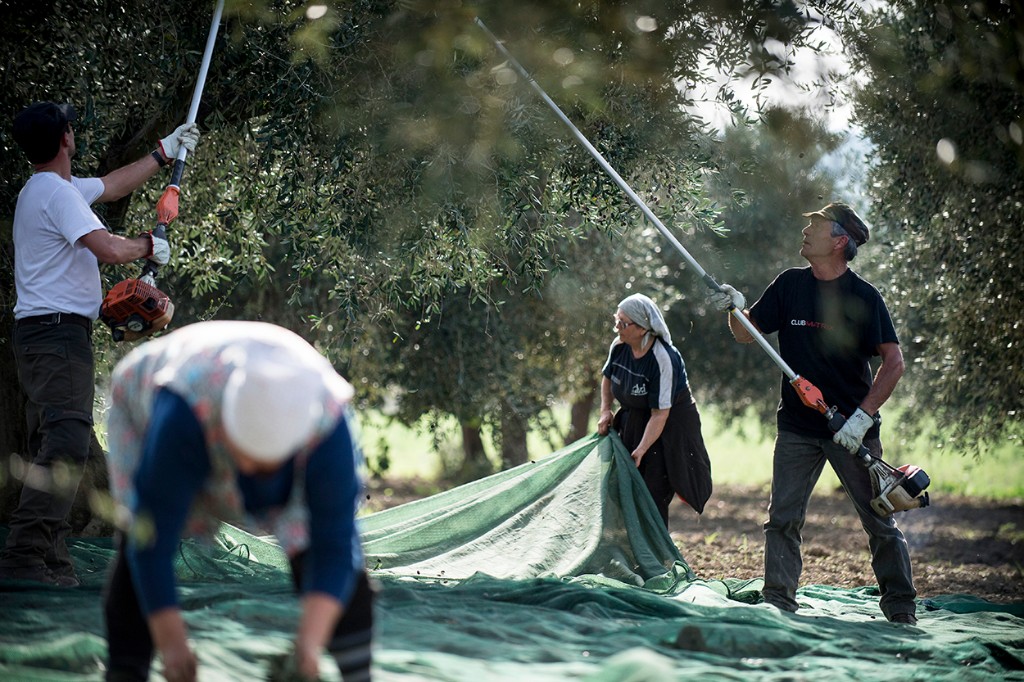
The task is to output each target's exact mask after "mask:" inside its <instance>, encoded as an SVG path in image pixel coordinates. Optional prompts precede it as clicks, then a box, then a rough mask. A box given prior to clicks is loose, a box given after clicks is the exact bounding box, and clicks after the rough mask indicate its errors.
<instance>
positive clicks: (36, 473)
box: [0, 102, 199, 587]
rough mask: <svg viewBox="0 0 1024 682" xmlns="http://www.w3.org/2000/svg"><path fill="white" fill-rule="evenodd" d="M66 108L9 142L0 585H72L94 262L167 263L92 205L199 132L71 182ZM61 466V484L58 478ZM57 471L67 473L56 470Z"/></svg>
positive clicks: (163, 254) (141, 176)
mask: <svg viewBox="0 0 1024 682" xmlns="http://www.w3.org/2000/svg"><path fill="white" fill-rule="evenodd" d="M75 120H76V114H75V110H74V108H73V107H72V106H71V105H70V104H55V103H53V102H38V103H36V104H33V105H31V106H29V107H27V108H25V109H24V110H22V111H21V112H20V113H19V114H18V115H17V116H16V117H15V119H14V126H13V133H14V139H15V140H16V141H17V142H18V145H19V146H20V147H21V149H22V151H24V152H25V156H27V157H28V160H29V161H30V162H31V163H32V164H33V166H34V168H35V172H34V173H33V175H32V176H31V177H30V178H29V179H28V182H26V183H25V186H24V188H22V190H21V193H20V194H19V195H18V203H17V206H16V208H15V211H14V249H15V251H14V283H15V288H16V290H17V297H18V298H17V303H16V304H15V306H14V318H15V325H14V353H15V359H16V363H17V368H18V380H19V382H20V383H21V386H22V389H23V390H24V391H25V394H26V396H27V404H26V413H27V419H28V427H29V442H28V457H27V458H26V460H27V461H26V465H27V467H26V469H25V476H24V478H23V483H24V485H23V487H22V492H21V499H20V500H19V503H18V507H17V509H15V511H14V513H13V514H12V515H11V519H10V532H9V534H8V536H7V544H6V546H5V547H4V549H3V551H2V552H0V580H31V581H34V582H43V583H48V584H51V585H58V586H63V587H73V586H76V585H78V578H77V576H76V575H75V571H74V566H73V565H72V563H71V560H70V557H69V556H68V551H67V547H66V546H65V544H64V538H65V536H66V535H67V532H68V530H69V526H68V524H67V520H66V517H67V514H68V511H70V509H71V504H72V502H73V501H74V497H75V492H76V491H77V489H78V482H79V480H80V478H81V471H82V467H83V466H84V465H85V462H86V459H87V458H88V456H89V441H90V435H91V431H92V407H93V390H94V388H93V387H94V376H93V373H94V361H93V349H92V322H93V320H95V319H96V317H97V316H98V315H99V309H100V304H101V303H102V301H103V291H102V287H101V283H100V271H99V263H101V262H102V263H130V262H132V261H134V260H138V259H141V258H149V259H150V260H152V261H153V262H154V263H156V264H158V265H164V264H166V263H167V261H168V259H169V258H170V248H169V246H168V244H167V241H166V240H165V239H161V238H159V237H154V236H153V235H152V234H151V233H145V234H142V235H140V236H138V237H134V238H126V237H122V236H119V235H115V234H112V233H110V232H109V231H107V229H106V227H104V225H103V223H102V222H100V219H99V218H98V217H97V216H96V214H94V213H93V212H92V209H91V208H89V206H90V205H91V204H93V203H95V202H108V201H116V200H117V199H120V198H122V197H124V196H126V195H128V194H129V193H130V192H132V191H133V190H135V189H136V188H138V187H140V186H141V185H142V184H143V183H144V182H145V181H146V180H148V179H149V178H150V177H152V176H153V175H154V174H155V173H156V171H157V170H158V169H159V168H161V167H162V166H164V165H166V164H167V161H168V160H170V159H173V158H175V157H176V156H177V154H178V150H179V149H180V148H181V146H182V145H184V146H185V148H186V149H188V150H189V151H193V150H194V149H195V146H196V143H197V142H198V140H199V130H198V128H197V126H196V125H195V124H194V123H188V124H185V125H182V126H179V127H178V128H177V129H176V130H175V131H174V132H173V133H171V134H170V135H168V136H167V137H165V138H164V139H162V140H160V143H159V147H158V148H157V149H156V150H154V151H153V152H152V153H151V154H147V155H146V156H145V157H143V158H141V159H139V160H138V161H136V162H134V163H131V164H129V165H127V166H123V167H121V168H118V169H117V170H115V171H112V172H111V173H108V174H107V175H105V176H103V177H102V178H77V177H74V176H72V175H71V158H72V157H73V156H74V155H75V132H74V129H73V127H72V123H73V122H74V121H75ZM55 467H58V468H59V470H60V475H56V474H57V473H58V472H57V470H55ZM65 472H66V473H65Z"/></svg>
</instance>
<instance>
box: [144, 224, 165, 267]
mask: <svg viewBox="0 0 1024 682" xmlns="http://www.w3.org/2000/svg"><path fill="white" fill-rule="evenodd" d="M146 236H147V237H149V253H148V254H146V258H148V259H149V260H151V261H153V262H154V263H156V264H157V265H167V262H168V261H169V260H171V245H170V244H168V243H167V240H166V239H164V238H163V237H158V236H156V235H155V234H153V233H152V232H147V233H146Z"/></svg>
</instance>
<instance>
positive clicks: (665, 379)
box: [601, 337, 692, 410]
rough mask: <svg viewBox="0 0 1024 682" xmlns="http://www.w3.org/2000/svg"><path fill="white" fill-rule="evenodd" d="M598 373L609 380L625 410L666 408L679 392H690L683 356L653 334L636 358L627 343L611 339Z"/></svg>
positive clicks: (673, 401) (671, 403)
mask: <svg viewBox="0 0 1024 682" xmlns="http://www.w3.org/2000/svg"><path fill="white" fill-rule="evenodd" d="M601 373H602V374H603V375H604V376H606V377H608V379H610V380H611V382H612V395H613V396H615V399H616V400H618V401H619V405H621V406H622V407H624V408H626V409H628V410H662V409H668V408H670V407H672V405H674V404H675V402H676V399H678V398H679V397H680V394H682V393H683V392H685V393H686V394H689V392H690V387H689V386H688V385H687V382H686V366H685V365H684V364H683V356H682V355H680V354H679V351H678V350H676V347H675V346H673V345H671V344H668V343H665V342H664V341H663V340H661V339H660V338H657V337H655V339H654V343H653V344H652V346H651V348H650V349H648V351H647V352H646V353H644V355H643V356H642V357H639V358H634V357H633V351H632V349H630V347H629V344H626V343H622V341H620V340H619V339H615V341H613V342H612V345H611V348H610V349H609V351H608V361H607V362H605V365H604V369H602V370H601ZM691 401H692V398H691Z"/></svg>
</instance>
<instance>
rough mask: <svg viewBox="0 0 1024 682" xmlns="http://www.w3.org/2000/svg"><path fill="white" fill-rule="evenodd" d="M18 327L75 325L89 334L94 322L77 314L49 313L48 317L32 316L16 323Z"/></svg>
mask: <svg viewBox="0 0 1024 682" xmlns="http://www.w3.org/2000/svg"><path fill="white" fill-rule="evenodd" d="M15 324H16V325H19V326H20V325H36V324H38V325H43V326H45V327H49V326H53V325H58V324H75V325H78V326H79V327H82V328H83V329H85V330H86V331H87V332H92V320H90V319H89V318H88V317H86V316H85V315H76V314H75V313H47V314H46V315H32V316H30V317H23V318H21V319H20V320H16V321H15Z"/></svg>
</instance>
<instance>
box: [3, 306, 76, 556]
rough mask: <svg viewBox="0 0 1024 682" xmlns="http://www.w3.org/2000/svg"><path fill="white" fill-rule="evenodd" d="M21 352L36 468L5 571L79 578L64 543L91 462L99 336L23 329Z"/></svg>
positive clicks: (14, 524) (18, 330)
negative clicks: (36, 569) (46, 571)
mask: <svg viewBox="0 0 1024 682" xmlns="http://www.w3.org/2000/svg"><path fill="white" fill-rule="evenodd" d="M14 353H15V360H16V362H17V368H18V381H19V382H20V383H21V387H22V389H23V390H24V391H25V394H26V395H27V397H28V404H27V405H26V409H25V416H26V419H27V422H28V434H29V441H28V452H27V453H26V457H25V461H26V464H28V465H29V467H28V469H27V475H26V477H25V479H24V485H23V486H22V490H21V498H20V500H19V503H18V507H17V509H15V510H14V513H13V514H12V515H11V519H10V533H9V534H8V536H7V545H6V547H5V548H4V550H3V552H2V553H0V567H7V568H23V567H31V566H38V565H41V564H45V565H46V566H47V567H49V568H50V569H51V570H53V571H55V572H56V573H59V574H65V575H66V574H69V573H70V574H73V572H74V568H73V565H72V563H71V558H70V556H69V555H68V551H67V547H66V545H65V544H64V538H65V537H66V536H67V534H68V532H69V530H70V527H69V526H68V523H67V515H68V512H69V511H70V510H71V505H72V503H73V502H74V499H75V493H76V492H77V491H78V483H79V481H80V480H81V476H82V467H83V466H84V464H85V461H86V459H87V458H88V457H89V440H90V437H91V432H92V408H93V395H94V392H95V370H94V360H93V347H92V334H91V333H90V332H89V330H87V329H86V328H85V327H83V326H79V325H76V324H55V325H21V324H17V325H16V326H15V330H14Z"/></svg>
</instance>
